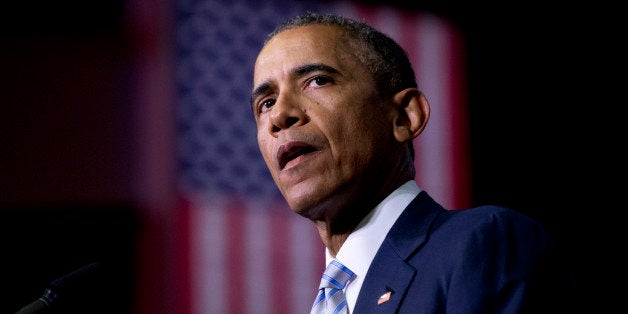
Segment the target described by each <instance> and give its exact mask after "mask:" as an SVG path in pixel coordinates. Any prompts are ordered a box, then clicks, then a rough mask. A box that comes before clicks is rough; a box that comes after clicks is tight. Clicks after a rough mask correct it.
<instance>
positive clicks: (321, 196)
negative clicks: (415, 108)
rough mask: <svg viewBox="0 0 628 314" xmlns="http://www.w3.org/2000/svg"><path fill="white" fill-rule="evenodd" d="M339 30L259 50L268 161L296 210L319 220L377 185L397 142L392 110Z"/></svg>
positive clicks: (258, 85)
mask: <svg viewBox="0 0 628 314" xmlns="http://www.w3.org/2000/svg"><path fill="white" fill-rule="evenodd" d="M340 35H341V33H340V31H339V29H338V28H336V27H333V26H325V25H309V26H302V27H297V28H294V29H290V30H286V31H283V32H281V33H279V34H278V35H276V36H275V37H274V38H272V39H271V40H270V41H269V42H268V43H267V44H266V46H265V47H264V48H263V49H262V51H261V52H260V54H259V55H258V58H257V61H256V63H255V71H254V79H253V80H254V82H253V86H254V90H253V94H252V105H253V112H254V114H255V121H256V123H257V141H258V144H259V147H260V151H261V153H262V155H263V157H264V160H265V162H266V164H267V166H268V168H269V170H270V173H271V174H272V177H273V179H274V181H275V183H276V184H277V186H278V187H279V190H280V191H281V193H282V194H283V196H284V197H285V199H286V201H287V202H288V204H289V205H290V207H291V208H292V210H293V211H295V212H297V213H299V214H301V215H303V216H305V217H308V218H310V219H321V218H322V217H323V216H322V215H323V212H324V211H325V210H330V209H331V208H335V209H339V208H342V207H343V206H346V205H347V204H351V203H353V202H355V201H356V200H357V199H359V198H360V197H364V195H360V192H361V191H363V187H364V186H367V185H371V186H372V185H373V184H377V182H373V179H378V178H379V177H380V174H381V173H382V172H385V171H387V169H386V168H385V166H383V165H382V163H381V162H380V161H382V158H383V157H382V156H387V155H390V142H391V141H392V140H393V135H392V129H393V127H392V122H390V121H389V120H390V119H391V118H390V117H391V115H390V111H391V109H389V108H388V107H390V106H387V105H386V104H385V102H384V101H383V100H382V99H381V98H380V97H378V95H377V93H376V90H375V86H374V83H373V79H372V77H371V75H370V74H369V72H368V71H367V69H366V68H365V67H364V66H363V65H362V64H361V63H360V62H359V61H358V59H357V58H356V57H355V56H354V55H353V54H352V52H351V51H349V49H348V47H347V45H346V42H345V41H343V40H342V39H341V37H340Z"/></svg>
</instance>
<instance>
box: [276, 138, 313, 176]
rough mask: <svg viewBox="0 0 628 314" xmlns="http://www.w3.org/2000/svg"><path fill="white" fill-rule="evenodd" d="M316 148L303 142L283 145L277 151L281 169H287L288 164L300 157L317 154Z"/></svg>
mask: <svg viewBox="0 0 628 314" xmlns="http://www.w3.org/2000/svg"><path fill="white" fill-rule="evenodd" d="M315 151H316V148H315V147H314V146H312V145H309V144H306V143H303V142H289V143H287V144H284V145H281V146H280V147H279V150H277V160H278V161H279V169H282V170H283V168H285V167H286V165H287V164H288V162H290V161H292V160H294V159H296V158H297V157H299V156H303V155H305V154H308V153H311V152H315Z"/></svg>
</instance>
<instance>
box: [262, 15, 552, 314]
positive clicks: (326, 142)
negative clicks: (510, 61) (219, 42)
mask: <svg viewBox="0 0 628 314" xmlns="http://www.w3.org/2000/svg"><path fill="white" fill-rule="evenodd" d="M253 81H254V82H253V92H252V95H251V105H252V108H253V112H254V115H255V121H256V123H257V139H258V144H259V148H260V151H261V153H262V155H263V157H264V160H265V162H266V164H267V166H268V168H269V170H270V173H271V175H272V177H273V179H274V181H275V183H276V184H277V186H278V188H279V190H280V191H281V193H282V195H283V196H284V197H285V199H286V201H287V203H288V205H289V206H290V208H291V209H292V210H293V211H294V212H295V213H297V214H299V215H301V216H303V217H305V218H308V219H310V220H311V221H312V222H313V223H314V224H315V226H316V228H317V229H318V232H319V234H320V238H321V240H322V241H323V243H324V244H325V246H326V248H327V249H326V256H327V264H328V265H331V266H329V267H328V270H329V269H330V268H334V269H335V270H337V271H338V272H339V273H341V274H343V276H344V277H345V279H348V282H347V283H338V282H336V281H335V280H337V279H334V280H331V279H330V277H327V276H324V277H325V278H327V279H325V280H329V281H331V282H333V283H335V284H336V287H335V288H337V289H335V290H324V289H323V290H321V292H320V297H319V298H317V299H316V301H315V304H314V306H313V309H312V311H313V313H314V312H315V311H316V310H317V308H319V307H322V308H324V307H330V306H333V307H334V310H336V311H337V312H338V311H339V312H340V313H358V314H363V313H521V312H523V311H525V310H527V311H529V312H535V313H538V312H546V311H545V309H553V307H552V306H550V305H551V304H549V303H545V302H546V301H547V300H546V299H545V296H546V295H545V291H541V290H536V287H537V286H536V280H539V279H540V282H542V283H543V287H546V288H548V289H549V287H553V286H551V285H549V280H548V279H547V278H546V277H541V276H540V274H541V272H540V271H541V270H543V269H545V264H546V263H545V261H546V260H548V257H552V255H551V254H550V253H552V252H553V250H554V245H553V244H552V241H551V239H550V237H549V235H548V233H547V232H546V230H545V229H544V228H543V227H542V226H541V225H540V224H538V223H537V222H535V221H533V220H532V219H530V218H528V217H526V216H523V215H521V214H519V213H517V212H515V211H512V210H509V209H506V208H501V207H496V206H482V207H477V208H473V209H466V210H451V211H450V210H446V209H444V208H443V207H441V206H440V205H439V204H437V203H436V202H435V201H434V200H433V199H432V198H431V197H430V196H429V195H428V194H427V192H426V191H421V189H420V188H419V187H418V186H417V184H416V183H415V181H414V178H415V169H414V166H413V164H414V163H413V158H414V151H413V146H412V140H413V139H414V138H416V137H417V136H419V134H421V132H422V131H423V129H424V128H425V126H426V123H427V121H428V118H429V115H430V109H429V105H428V101H427V99H426V97H425V96H424V95H423V94H422V92H421V91H420V90H419V89H418V87H417V84H416V81H415V75H414V71H413V69H412V67H411V65H410V62H409V61H408V58H407V56H406V54H405V52H404V51H403V49H402V48H401V47H399V46H398V45H397V44H396V43H395V42H394V41H393V40H392V39H390V38H389V37H387V36H386V35H384V34H382V33H381V32H379V31H377V30H375V29H373V28H371V27H370V26H368V25H366V24H364V23H361V22H358V21H355V20H351V19H346V18H343V17H340V16H334V15H323V14H315V13H306V14H303V15H300V16H297V17H294V18H292V19H290V20H288V21H286V22H284V23H283V24H281V25H279V26H278V28H277V29H276V30H275V31H274V32H272V33H271V34H270V35H269V37H268V39H267V41H266V42H265V44H264V46H263V48H262V49H261V51H260V53H259V55H258V57H257V60H256V62H255V68H254V78H253ZM548 265H551V266H555V265H554V264H548ZM326 274H327V273H326ZM554 274H558V273H554ZM330 276H331V275H330ZM325 280H323V281H325ZM322 286H324V284H323V282H322ZM322 286H321V287H322ZM313 293H314V292H313ZM556 293H557V294H556V295H552V297H559V296H560V294H559V291H556ZM330 294H331V295H330ZM345 297H346V299H345ZM334 302H337V303H334ZM332 304H333V305H332ZM541 304H542V305H543V308H542V309H543V310H540V309H538V308H536V306H539V305H541Z"/></svg>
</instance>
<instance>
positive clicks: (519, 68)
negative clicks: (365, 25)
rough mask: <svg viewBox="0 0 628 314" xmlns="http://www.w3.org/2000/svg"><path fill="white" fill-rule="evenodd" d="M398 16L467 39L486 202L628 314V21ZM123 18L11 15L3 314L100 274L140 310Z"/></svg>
mask: <svg viewBox="0 0 628 314" xmlns="http://www.w3.org/2000/svg"><path fill="white" fill-rule="evenodd" d="M370 2H374V1H370ZM387 3H394V4H396V5H398V6H401V7H404V8H407V9H409V10H427V11H432V12H434V13H437V14H439V15H441V16H443V17H445V18H448V19H450V20H451V21H453V22H454V23H455V24H456V25H457V26H458V27H459V28H460V29H461V31H462V32H463V35H464V40H465V46H466V50H467V60H466V64H467V66H468V79H467V81H468V96H469V108H470V114H471V116H470V126H471V130H470V136H471V148H472V176H471V178H472V189H473V190H472V196H473V203H474V204H475V205H480V204H488V203H490V204H500V205H505V206H509V207H512V208H514V209H516V210H518V211H521V212H523V213H526V214H528V215H530V216H532V217H534V218H535V219H537V220H539V221H541V222H542V223H544V224H545V225H547V226H548V228H549V229H550V231H551V232H553V233H555V234H556V235H557V236H558V238H559V239H560V241H561V242H562V243H563V244H564V245H565V248H566V251H567V256H568V260H569V265H566V266H569V267H572V268H573V269H574V271H575V274H576V279H577V284H578V288H579V293H580V298H579V300H578V301H579V302H580V303H581V308H582V309H583V312H587V311H592V310H596V312H604V310H611V309H617V308H623V306H622V307H618V303H619V301H615V300H622V299H621V294H623V292H624V291H625V290H626V289H625V288H624V285H625V284H624V283H625V279H626V278H625V277H624V274H623V272H622V270H623V268H625V264H623V262H622V259H623V257H622V255H623V253H624V252H623V251H625V248H626V244H625V243H623V241H624V239H625V238H626V237H625V236H623V234H622V232H621V231H622V227H621V226H620V222H621V220H622V219H624V218H623V217H624V215H623V212H624V211H625V210H626V206H625V203H624V202H623V199H622V196H623V194H625V192H624V191H623V189H624V187H625V186H626V184H625V181H624V180H623V179H624V169H623V168H624V167H623V162H624V160H625V159H623V158H622V157H621V154H622V153H623V150H624V149H625V146H626V145H625V143H626V140H625V139H624V138H623V134H624V133H625V132H623V130H622V129H620V126H621V124H619V123H618V122H617V121H618V119H619V118H620V117H621V114H622V113H623V110H620V109H623V108H622V107H624V105H625V104H626V100H625V95H622V94H620V92H621V91H623V90H625V89H626V87H625V86H624V85H625V76H626V75H625V71H624V70H622V68H621V66H622V65H623V62H624V58H625V56H624V55H622V54H621V53H620V52H619V46H620V44H621V43H622V42H624V41H625V37H626V36H625V31H624V30H623V29H622V27H621V25H620V19H619V17H618V12H620V11H619V10H618V9H617V8H613V7H607V6H606V4H605V3H603V2H593V1H588V2H582V3H580V4H574V3H568V4H558V3H552V2H547V1H522V2H512V1H509V2H507V3H506V2H504V3H502V2H495V3H491V2H484V3H477V2H470V3H461V2H456V1H435V0H431V1H416V3H408V2H403V1H392V2H390V1H387ZM125 5H126V3H125V2H123V1H86V2H79V1H61V2H50V3H48V2H43V1H42V2H41V3H33V2H29V4H28V5H27V4H19V3H15V2H11V3H9V4H3V9H2V10H1V12H2V13H1V17H0V20H1V21H0V22H1V23H2V24H1V31H2V35H3V36H2V38H3V43H2V49H1V52H0V66H1V69H2V73H1V75H2V79H1V81H0V102H1V105H0V107H1V109H0V119H1V120H0V140H1V142H0V144H1V145H0V153H1V157H0V158H1V159H0V250H1V252H2V256H3V257H2V262H1V263H0V278H2V282H3V284H2V285H1V286H2V288H0V296H2V297H0V300H2V301H1V302H2V304H0V312H6V311H11V310H16V309H17V308H16V306H18V307H19V306H21V305H24V304H26V303H28V302H30V301H32V300H34V299H35V298H37V297H38V296H39V294H40V293H41V291H42V290H43V288H44V287H45V286H46V285H47V283H48V282H50V281H51V280H53V279H55V278H57V277H59V276H61V275H64V274H66V273H68V272H70V271H72V270H74V269H76V268H78V267H80V266H82V265H85V264H87V263H90V262H92V261H94V260H101V261H107V265H108V266H109V267H111V268H109V270H110V271H111V274H114V275H112V276H109V277H108V278H107V280H106V281H104V285H103V286H102V287H104V288H102V287H101V289H102V290H103V291H108V292H106V293H104V295H105V296H106V297H107V298H109V299H110V300H115V301H113V303H110V305H111V307H114V308H115V307H117V308H118V309H130V307H131V306H130V299H131V298H132V291H133V284H134V282H133V277H132V275H131V274H130V272H131V269H132V267H133V266H134V261H135V255H134V254H136V253H134V251H133V245H134V243H135V241H136V240H137V233H138V232H140V231H142V225H141V223H140V220H138V217H137V216H138V213H137V212H138V207H139V206H138V205H137V203H136V202H135V198H136V195H135V194H134V193H133V192H132V191H133V186H132V184H133V176H134V174H136V169H135V168H134V167H135V166H134V164H133V162H132V160H134V158H135V156H136V154H137V152H136V151H135V150H134V149H135V147H136V145H135V144H136V143H135V141H136V140H137V139H136V138H134V137H133V136H132V135H130V134H132V133H133V132H132V130H133V127H132V122H131V121H133V114H134V113H135V108H134V107H133V103H134V99H133V97H132V96H131V95H132V94H133V92H134V91H132V90H130V88H131V87H130V86H132V84H130V83H129V81H125V80H124V79H121V78H128V79H131V77H132V76H131V75H130V74H131V73H132V71H133V68H134V66H135V63H134V60H135V59H134V56H135V54H134V53H135V50H134V49H135V46H134V45H135V44H134V43H133V41H132V38H131V36H130V35H129V34H128V32H126V31H125V27H126V24H125V21H124V16H125V15H124V10H125ZM51 73H54V75H52V74H51ZM86 78H87V79H86ZM86 100H88V101H86ZM51 139H57V140H54V141H52V140H51ZM58 139H62V140H61V141H59V140H58ZM53 143H54V144H53ZM620 257H622V258H620ZM99 293H101V294H102V291H101V292H99ZM618 296H619V297H618ZM118 312H124V310H122V311H118Z"/></svg>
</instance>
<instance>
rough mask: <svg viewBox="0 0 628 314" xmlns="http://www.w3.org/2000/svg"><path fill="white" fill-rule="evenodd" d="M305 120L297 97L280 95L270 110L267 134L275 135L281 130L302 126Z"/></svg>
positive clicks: (303, 111)
mask: <svg viewBox="0 0 628 314" xmlns="http://www.w3.org/2000/svg"><path fill="white" fill-rule="evenodd" d="M306 119H307V116H306V114H305V110H303V108H302V105H301V104H300V102H299V101H298V97H294V96H291V95H289V94H287V93H285V94H281V95H279V97H278V98H277V100H276V101H275V105H273V107H272V109H271V114H270V121H271V123H270V126H269V127H270V130H269V132H270V133H271V134H277V133H278V132H279V131H281V130H285V129H287V128H290V127H294V126H299V125H302V124H304V123H305V121H306Z"/></svg>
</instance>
